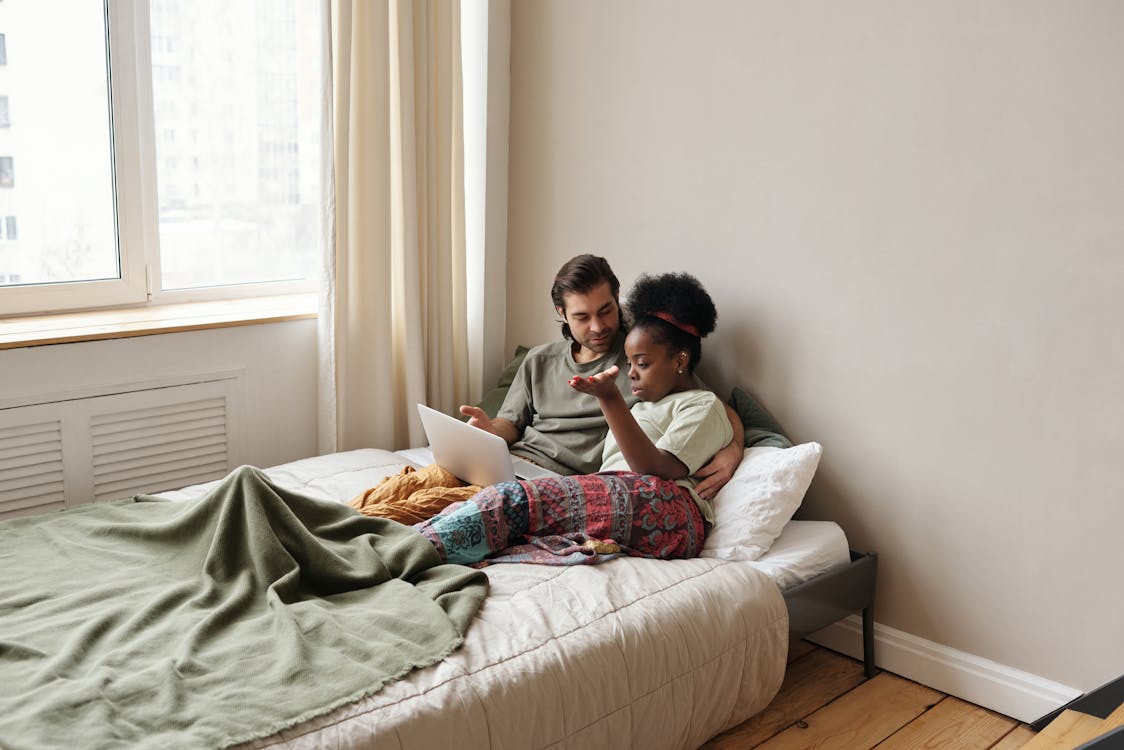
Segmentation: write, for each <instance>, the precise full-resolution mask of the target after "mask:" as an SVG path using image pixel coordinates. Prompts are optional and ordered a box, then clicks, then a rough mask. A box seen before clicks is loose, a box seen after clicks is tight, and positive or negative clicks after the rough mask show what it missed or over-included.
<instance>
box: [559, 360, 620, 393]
mask: <svg viewBox="0 0 1124 750" xmlns="http://www.w3.org/2000/svg"><path fill="white" fill-rule="evenodd" d="M620 371H621V368H619V367H618V366H616V365H613V366H612V367H610V368H609V369H608V370H605V371H604V372H599V373H597V374H596V375H590V376H589V377H588V378H583V377H579V376H576V375H575V376H574V377H572V378H570V380H569V383H570V387H571V388H573V389H574V390H575V391H580V392H581V393H588V394H589V395H591V396H595V397H597V398H612V397H613V396H614V395H618V396H619V395H620V391H619V390H617V374H618V373H619V372H620Z"/></svg>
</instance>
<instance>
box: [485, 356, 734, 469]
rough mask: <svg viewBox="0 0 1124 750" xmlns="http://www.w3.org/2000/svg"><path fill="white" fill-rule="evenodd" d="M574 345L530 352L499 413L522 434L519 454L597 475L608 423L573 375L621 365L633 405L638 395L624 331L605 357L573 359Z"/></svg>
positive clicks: (620, 382) (620, 383) (515, 447)
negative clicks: (631, 382)
mask: <svg viewBox="0 0 1124 750" xmlns="http://www.w3.org/2000/svg"><path fill="white" fill-rule="evenodd" d="M570 345H571V344H570V341H569V340H566V339H563V340H562V341H555V342H553V343H550V344H543V345H542V346H536V347H534V348H532V349H531V351H529V352H527V357H526V359H524V360H523V364H522V365H520V367H519V370H518V371H517V372H516V373H515V379H514V380H513V381H512V383H511V388H510V389H509V390H508V392H507V397H506V398H505V399H504V401H503V405H502V406H501V407H500V409H499V411H498V412H497V413H496V416H497V417H500V418H502V419H506V420H508V421H509V422H511V423H512V424H514V425H515V427H516V428H517V429H519V430H520V431H521V433H522V434H521V436H520V438H519V440H518V441H516V442H515V443H514V444H512V446H511V452H512V453H514V454H515V455H517V456H522V457H523V458H527V459H530V460H531V461H534V462H535V463H537V464H539V465H540V466H543V467H546V468H548V469H551V470H552V471H556V472H558V473H559V474H593V473H594V472H596V471H598V470H599V469H600V468H601V446H602V444H603V443H604V442H605V433H606V432H607V431H608V426H607V425H606V424H605V415H604V414H603V413H602V412H601V407H600V406H598V405H597V399H596V398H594V397H593V396H590V395H589V394H586V393H579V392H578V391H575V390H574V389H573V388H571V387H570V383H569V381H570V378H572V377H574V376H575V375H578V376H581V377H583V378H584V377H589V376H590V375H595V374H597V373H599V372H602V371H604V370H607V369H609V368H610V367H612V366H613V365H618V366H619V367H620V368H621V372H620V375H618V376H617V387H618V388H620V391H621V394H623V395H624V397H625V401H627V402H628V403H629V404H630V405H631V404H634V403H636V397H635V396H633V395H632V388H631V386H630V385H629V382H628V361H627V358H626V357H625V356H624V336H623V335H619V336H617V341H616V344H615V345H614V346H613V348H612V349H610V350H609V351H608V352H606V353H605V355H604V356H602V357H601V358H600V359H595V360H594V361H592V362H585V363H582V364H579V363H577V362H575V361H574V356H573V354H571V352H570ZM727 442H729V440H727Z"/></svg>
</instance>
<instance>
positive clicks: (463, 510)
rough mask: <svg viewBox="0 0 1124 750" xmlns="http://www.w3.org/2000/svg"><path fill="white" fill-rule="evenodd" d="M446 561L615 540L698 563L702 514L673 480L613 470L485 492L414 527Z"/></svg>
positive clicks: (636, 551) (640, 551) (648, 553)
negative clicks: (541, 544)
mask: <svg viewBox="0 0 1124 750" xmlns="http://www.w3.org/2000/svg"><path fill="white" fill-rule="evenodd" d="M415 528H417V529H418V530H419V531H421V532H422V534H424V535H425V536H426V538H427V539H429V541H430V542H431V543H432V544H433V546H434V547H436V548H437V551H438V553H440V554H441V556H442V557H443V558H444V559H446V560H447V561H448V562H453V563H462V564H463V563H472V562H478V561H480V560H483V559H484V558H486V557H488V556H490V555H493V554H495V553H497V552H499V551H501V550H504V549H507V548H509V547H512V546H515V545H520V544H523V543H525V542H527V541H528V538H530V537H538V538H544V537H553V538H556V539H557V538H564V539H567V540H569V541H570V542H571V543H572V544H573V546H575V547H576V546H578V545H580V544H581V543H582V542H584V541H587V540H596V541H613V542H616V543H617V544H620V545H621V546H622V547H626V551H627V552H628V553H629V554H633V555H641V556H645V557H661V558H671V557H693V556H694V555H696V554H698V551H699V550H700V549H701V548H702V540H703V535H704V528H703V521H702V514H701V513H700V512H699V509H698V506H697V505H696V504H695V502H694V500H693V499H691V496H690V494H689V493H688V492H687V491H686V490H684V489H683V488H681V487H679V486H678V485H676V484H675V483H674V482H670V481H668V480H664V479H660V478H658V477H652V476H642V475H639V474H633V473H630V472H610V473H605V474H590V475H579V476H571V477H551V478H548V479H536V480H533V481H512V482H503V483H501V484H495V485H492V486H490V487H485V488H484V489H483V490H481V491H480V492H479V493H478V494H476V495H475V496H474V497H472V498H471V499H469V500H467V501H465V502H463V503H456V504H454V505H451V506H449V507H448V508H446V509H445V510H444V511H443V512H442V513H440V514H438V515H437V516H434V517H433V518H431V519H429V520H427V521H425V522H423V523H419V524H416V525H415Z"/></svg>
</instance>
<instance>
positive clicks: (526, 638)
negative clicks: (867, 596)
mask: <svg viewBox="0 0 1124 750" xmlns="http://www.w3.org/2000/svg"><path fill="white" fill-rule="evenodd" d="M411 458H414V459H416V458H417V454H411V453H409V452H404V453H391V452H388V451H381V450H358V451H349V452H345V453H338V454H333V455H329V456H321V457H316V458H311V459H305V460H302V461H297V462H294V463H291V464H286V465H283V466H279V467H275V468H273V469H269V470H267V471H266V473H267V474H268V475H269V476H270V478H272V479H273V480H274V481H276V482H278V483H279V484H283V485H285V486H288V487H291V488H294V489H298V490H300V491H302V492H304V493H306V494H309V495H312V496H314V497H320V498H323V499H325V500H337V501H338V500H339V499H340V498H350V497H353V496H354V495H356V494H358V493H359V492H360V491H362V490H363V489H365V488H367V487H370V486H373V485H374V484H375V483H377V481H378V480H379V479H381V477H383V476H385V475H388V474H392V473H397V472H398V471H400V470H401V469H402V468H403V467H404V466H405V465H407V464H410V463H413V461H411ZM207 487H208V485H200V486H196V487H191V488H186V489H184V490H180V491H176V492H171V493H164V496H165V497H167V498H169V499H173V500H190V499H191V498H194V497H197V496H199V495H200V494H202V493H203V492H205V491H206V489H207ZM853 569H854V566H853V564H852V563H851V554H850V552H849V550H848V546H847V541H846V538H845V536H844V534H843V532H842V530H841V529H840V527H839V526H838V525H837V524H835V523H832V522H825V521H789V522H788V523H787V524H786V525H785V527H784V530H783V532H782V533H781V535H780V536H779V537H778V538H777V539H776V540H775V542H774V543H773V544H772V546H771V548H770V550H769V552H768V553H766V554H765V555H763V556H762V557H761V558H760V559H759V560H757V561H755V562H736V561H726V560H722V559H718V558H700V559H694V560H680V561H670V562H669V561H654V560H643V559H631V558H629V559H618V560H613V561H610V562H608V563H605V564H602V565H596V566H573V567H553V566H534V565H493V566H489V567H488V568H486V573H487V575H488V578H489V582H490V587H491V588H490V591H489V595H488V598H487V600H486V601H485V603H484V605H483V607H482V608H481V610H480V612H479V613H478V615H477V617H476V619H475V620H474V621H473V623H472V625H471V626H470V628H469V631H468V633H467V635H466V638H465V643H464V645H463V647H462V648H460V649H459V650H458V651H456V652H454V653H453V654H451V655H450V656H449V657H447V658H446V659H445V660H443V661H442V662H441V663H439V664H437V665H435V666H433V667H429V668H426V669H421V670H418V671H416V672H413V673H411V674H409V675H408V676H406V677H405V678H404V679H402V680H400V681H397V682H394V683H392V684H390V685H388V686H387V687H385V688H383V689H382V690H381V691H380V692H378V693H377V694H375V695H373V696H370V697H368V698H365V699H362V700H360V701H358V702H355V703H353V704H350V705H347V706H345V707H343V708H340V709H338V710H335V711H332V712H329V713H327V714H324V715H322V716H319V717H317V718H314V719H311V720H309V721H305V722H302V723H300V724H298V725H296V726H294V727H292V728H289V729H286V730H283V731H281V732H280V733H278V734H276V735H273V736H270V737H264V738H260V739H257V740H255V741H253V742H250V743H248V744H247V745H246V747H253V748H292V749H293V750H296V749H298V748H329V747H330V748H360V747H362V748H428V747H440V746H458V747H473V748H476V747H481V748H485V747H486V748H501V747H511V748H556V747H557V748H560V747H577V746H585V747H610V746H631V747H645V748H693V747H698V746H699V745H701V744H702V743H703V742H705V741H706V740H707V739H709V738H710V737H712V736H714V735H715V734H718V733H720V732H722V731H724V730H725V729H728V728H730V727H732V726H735V725H737V724H738V723H740V722H742V721H744V720H745V719H747V718H749V717H750V716H752V715H754V714H756V713H757V712H759V711H760V710H762V709H763V708H764V707H765V706H767V705H768V704H769V702H770V701H771V700H772V698H773V697H774V696H775V694H776V692H777V691H778V690H779V688H780V684H781V681H782V679H783V676H784V670H785V662H786V654H787V648H788V640H789V637H790V614H789V607H790V603H789V602H788V601H786V597H785V595H784V593H783V592H787V591H796V592H799V591H800V590H801V587H802V586H805V585H807V584H808V583H809V582H814V581H816V580H817V579H821V578H823V577H824V576H828V577H829V578H830V577H831V576H838V575H840V574H841V571H847V570H853ZM831 588H834V587H831ZM793 601H796V602H800V601H805V599H802V598H799V597H798V598H796V599H794V600H793ZM861 608H862V607H856V609H861ZM832 612H833V615H834V616H835V617H836V619H838V617H840V616H842V615H843V614H846V612H843V613H842V614H840V613H839V612H838V611H836V610H833V611H832ZM816 615H817V616H819V617H823V616H825V614H824V612H823V611H821V612H817V613H816ZM814 619H815V618H814V617H813V618H811V619H809V617H807V616H804V615H799V623H798V625H799V627H801V628H803V627H807V626H808V623H809V622H811V621H812V620H814ZM824 624H827V623H824Z"/></svg>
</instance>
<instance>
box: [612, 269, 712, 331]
mask: <svg viewBox="0 0 1124 750" xmlns="http://www.w3.org/2000/svg"><path fill="white" fill-rule="evenodd" d="M626 307H627V309H628V314H629V317H630V318H631V321H632V324H633V325H635V326H641V327H647V326H648V324H649V323H650V321H649V320H648V319H650V318H654V319H655V320H658V321H660V322H663V321H662V320H661V319H660V318H659V317H657V316H656V313H661V312H662V313H668V314H669V315H671V317H673V318H675V320H676V321H678V322H679V323H681V324H683V325H689V326H694V327H695V328H697V329H698V332H699V337H700V338H701V337H703V336H707V335H709V334H710V333H711V332H712V331H714V327H715V325H717V323H718V311H717V310H715V308H714V301H713V300H712V299H711V298H710V295H709V294H707V291H706V290H705V289H703V286H702V284H700V283H699V280H698V279H696V278H695V277H694V276H692V275H690V274H688V273H665V274H661V275H659V276H651V275H649V274H641V276H640V278H639V279H637V280H636V284H635V285H633V287H632V290H631V291H630V292H629V293H628V302H627V303H626ZM688 335H690V334H688Z"/></svg>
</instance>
